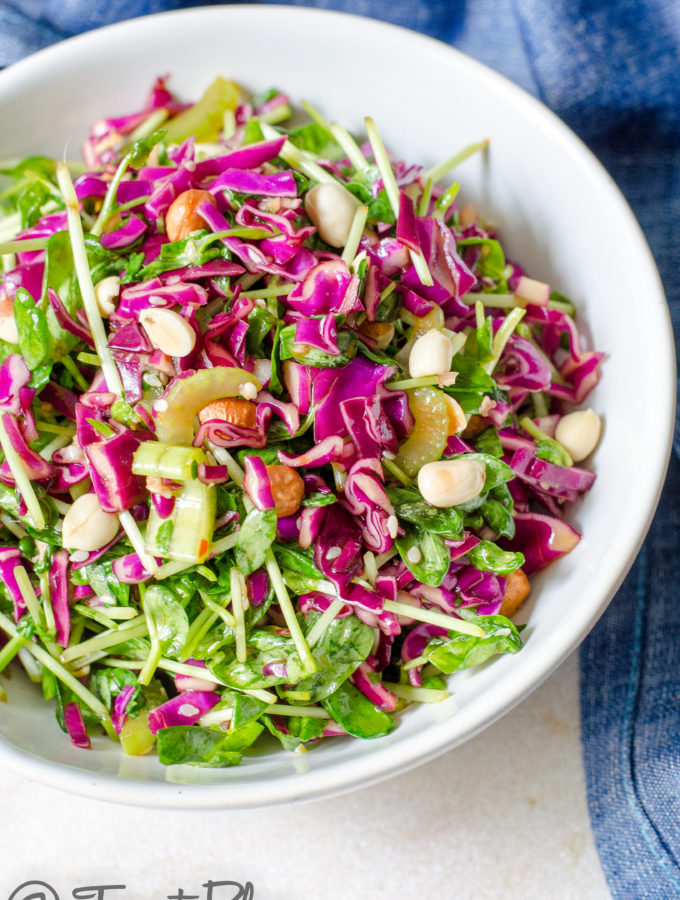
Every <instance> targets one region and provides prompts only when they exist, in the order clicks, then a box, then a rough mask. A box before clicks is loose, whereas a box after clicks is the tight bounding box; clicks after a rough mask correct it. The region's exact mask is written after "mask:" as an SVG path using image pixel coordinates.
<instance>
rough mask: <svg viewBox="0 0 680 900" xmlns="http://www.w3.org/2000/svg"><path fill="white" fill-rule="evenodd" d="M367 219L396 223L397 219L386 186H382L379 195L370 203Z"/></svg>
mask: <svg viewBox="0 0 680 900" xmlns="http://www.w3.org/2000/svg"><path fill="white" fill-rule="evenodd" d="M367 219H369V220H372V221H374V222H386V223H387V224H388V225H395V224H396V221H397V220H396V217H395V215H394V210H393V209H392V204H391V203H390V198H389V197H388V196H387V191H386V190H385V188H380V190H379V191H378V196H377V197H375V198H374V199H373V200H371V202H370V203H369V204H368V216H367Z"/></svg>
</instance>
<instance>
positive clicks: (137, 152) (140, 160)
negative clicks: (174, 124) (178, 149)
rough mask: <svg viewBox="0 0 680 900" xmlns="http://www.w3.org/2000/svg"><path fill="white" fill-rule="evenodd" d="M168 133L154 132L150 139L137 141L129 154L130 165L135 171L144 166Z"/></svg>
mask: <svg viewBox="0 0 680 900" xmlns="http://www.w3.org/2000/svg"><path fill="white" fill-rule="evenodd" d="M166 133H167V132H165V131H163V130H162V129H161V130H160V131H154V132H153V134H150V135H149V136H148V137H145V138H140V139H139V140H138V141H135V143H134V144H133V145H132V147H131V148H130V150H129V153H128V156H129V162H130V165H131V166H132V167H133V168H135V169H138V168H139V167H140V166H143V165H144V164H145V162H146V161H147V159H148V158H149V154H150V153H151V151H152V150H153V148H154V147H155V146H156V144H160V142H161V141H162V140H163V138H164V137H165V135H166Z"/></svg>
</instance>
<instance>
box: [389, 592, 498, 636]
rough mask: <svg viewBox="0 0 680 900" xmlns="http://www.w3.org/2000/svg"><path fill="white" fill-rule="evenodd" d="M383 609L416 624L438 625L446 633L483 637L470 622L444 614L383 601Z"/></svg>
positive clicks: (477, 626)
mask: <svg viewBox="0 0 680 900" xmlns="http://www.w3.org/2000/svg"><path fill="white" fill-rule="evenodd" d="M384 609H386V610H387V611H388V612H393V613H394V614H395V615H397V616H408V617H409V618H411V619H416V621H418V622H427V623H428V624H430V625H439V626H440V627H441V628H446V630H447V631H457V632H460V633H461V634H471V635H472V636H473V637H484V631H483V630H482V629H481V628H480V627H479V625H475V624H473V623H472V622H467V621H466V620H465V619H457V618H455V617H454V616H447V615H445V614H444V613H440V612H434V611H433V610H431V609H423V608H418V607H415V606H409V605H408V604H407V603H397V602H395V601H393V600H385V603H384Z"/></svg>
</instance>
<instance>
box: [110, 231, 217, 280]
mask: <svg viewBox="0 0 680 900" xmlns="http://www.w3.org/2000/svg"><path fill="white" fill-rule="evenodd" d="M228 256H229V253H228V251H227V248H226V247H225V246H224V244H222V243H221V242H220V241H217V240H216V238H215V235H214V234H212V233H211V232H207V231H206V232H202V233H200V234H193V235H191V236H190V237H187V238H184V239H183V240H181V241H173V242H172V243H168V244H163V246H162V247H161V252H160V254H159V256H157V257H156V259H154V260H153V262H151V263H149V265H148V266H145V267H144V268H143V269H142V270H141V272H137V273H136V274H134V275H131V274H130V273H129V272H126V274H125V278H123V279H122V280H123V281H124V282H127V281H132V280H134V281H146V279H147V278H155V277H156V276H157V275H161V274H162V273H163V272H172V271H173V270H174V269H183V268H184V267H185V266H204V265H205V264H206V263H209V262H210V261H211V260H213V259H226V258H228Z"/></svg>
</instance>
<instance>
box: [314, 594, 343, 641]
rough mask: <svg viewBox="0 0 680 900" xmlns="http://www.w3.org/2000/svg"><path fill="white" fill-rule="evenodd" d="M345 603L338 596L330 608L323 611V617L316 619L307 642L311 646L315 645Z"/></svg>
mask: <svg viewBox="0 0 680 900" xmlns="http://www.w3.org/2000/svg"><path fill="white" fill-rule="evenodd" d="M344 605H345V604H344V601H342V600H341V599H340V597H336V598H335V600H333V602H332V603H331V605H330V606H329V607H328V609H326V610H324V612H322V613H321V617H320V618H319V619H317V620H316V623H315V624H314V625H313V626H312V628H311V629H310V631H309V634H308V635H307V643H308V644H309V646H310V647H313V646H314V644H316V642H317V641H318V640H319V638H320V637H321V636H322V635H323V633H324V631H325V630H326V629H327V628H328V626H329V625H330V624H331V622H332V621H333V619H334V618H335V617H336V616H337V614H338V613H339V612H340V610H341V609H342V607H343V606H344Z"/></svg>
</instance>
